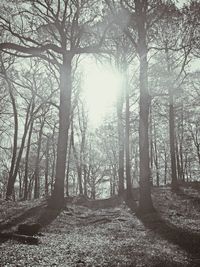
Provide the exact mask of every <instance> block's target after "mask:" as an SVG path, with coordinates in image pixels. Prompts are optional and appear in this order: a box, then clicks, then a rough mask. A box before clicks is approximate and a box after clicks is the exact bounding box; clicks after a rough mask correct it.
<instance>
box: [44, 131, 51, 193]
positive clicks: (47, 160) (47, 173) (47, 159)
mask: <svg viewBox="0 0 200 267" xmlns="http://www.w3.org/2000/svg"><path fill="white" fill-rule="evenodd" d="M49 139H50V137H49V136H47V144H46V159H45V196H46V197H47V196H48V195H49V141H50V140H49Z"/></svg>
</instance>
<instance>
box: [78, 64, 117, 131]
mask: <svg viewBox="0 0 200 267" xmlns="http://www.w3.org/2000/svg"><path fill="white" fill-rule="evenodd" d="M121 80H122V79H121V76H120V74H119V72H117V70H115V69H113V68H112V67H111V66H110V65H108V64H102V65H100V66H99V65H97V64H95V63H94V62H92V63H90V64H87V65H86V66H85V65H84V81H83V84H84V85H83V91H84V98H85V101H86V104H87V108H88V111H89V121H90V123H91V124H92V126H94V127H96V126H98V125H99V124H100V123H101V122H102V120H103V119H104V117H105V116H106V114H108V113H109V112H111V111H112V110H113V108H114V107H115V104H116V99H117V94H118V93H119V90H120V88H121Z"/></svg>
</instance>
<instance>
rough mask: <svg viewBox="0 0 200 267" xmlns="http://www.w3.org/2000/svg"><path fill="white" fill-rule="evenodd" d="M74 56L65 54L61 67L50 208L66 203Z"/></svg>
mask: <svg viewBox="0 0 200 267" xmlns="http://www.w3.org/2000/svg"><path fill="white" fill-rule="evenodd" d="M71 64H72V58H71V57H70V56H67V55H66V54H65V55H63V64H62V66H61V67H60V108H59V134H58V146H57V160H56V175H55V176H56V178H55V185H54V190H53V193H52V196H51V199H50V201H49V207H50V208H61V207H63V205H64V181H65V169H66V154H67V142H68V130H69V126H70V111H71V91H72V84H71V71H72V66H71Z"/></svg>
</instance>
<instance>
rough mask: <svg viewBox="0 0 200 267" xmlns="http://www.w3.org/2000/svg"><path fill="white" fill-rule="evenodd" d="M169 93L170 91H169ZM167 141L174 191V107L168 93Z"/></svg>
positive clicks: (175, 182) (175, 177)
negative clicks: (168, 143)
mask: <svg viewBox="0 0 200 267" xmlns="http://www.w3.org/2000/svg"><path fill="white" fill-rule="evenodd" d="M170 91H171V90H170ZM169 103H170V104H169V139H170V156H171V175H172V180H171V186H172V189H174V190H176V189H177V187H178V184H177V173H176V156H175V132H174V127H175V125H174V105H173V95H172V93H170V96H169Z"/></svg>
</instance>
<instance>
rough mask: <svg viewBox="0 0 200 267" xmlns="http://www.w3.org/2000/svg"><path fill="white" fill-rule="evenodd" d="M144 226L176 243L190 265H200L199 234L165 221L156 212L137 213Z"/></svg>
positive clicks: (194, 266)
mask: <svg viewBox="0 0 200 267" xmlns="http://www.w3.org/2000/svg"><path fill="white" fill-rule="evenodd" d="M137 216H138V218H139V219H140V220H141V221H142V223H143V224H144V226H145V227H146V228H148V229H150V230H152V231H153V232H154V233H156V234H158V235H160V236H161V237H162V238H164V239H166V240H167V241H169V242H171V243H173V244H175V245H178V246H179V247H181V248H182V249H183V250H184V251H186V252H187V253H188V254H190V256H191V259H192V262H191V266H193V267H197V266H200V234H199V233H194V232H192V231H189V230H187V229H182V228H181V227H177V226H176V225H174V224H172V223H170V222H169V221H165V220H164V219H163V218H162V217H161V216H160V215H159V214H158V213H157V212H155V213H151V214H147V215H141V214H140V215H137Z"/></svg>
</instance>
